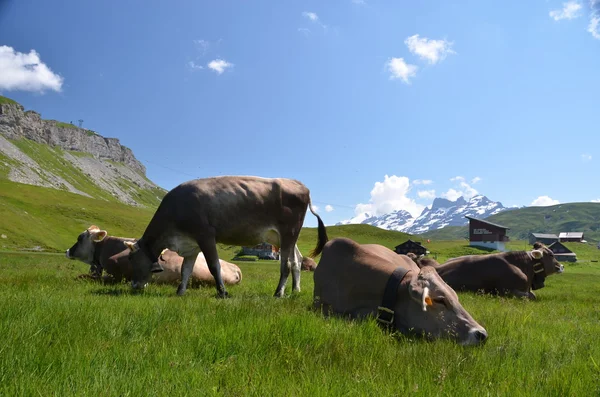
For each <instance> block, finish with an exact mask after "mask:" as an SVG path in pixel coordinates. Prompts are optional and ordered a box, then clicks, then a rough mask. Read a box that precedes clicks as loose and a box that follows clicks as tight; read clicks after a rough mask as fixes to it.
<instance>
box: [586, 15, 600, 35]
mask: <svg viewBox="0 0 600 397" xmlns="http://www.w3.org/2000/svg"><path fill="white" fill-rule="evenodd" d="M588 32H590V33H591V34H592V36H593V37H594V38H595V39H597V40H600V12H599V13H595V14H592V16H591V17H590V24H589V25H588Z"/></svg>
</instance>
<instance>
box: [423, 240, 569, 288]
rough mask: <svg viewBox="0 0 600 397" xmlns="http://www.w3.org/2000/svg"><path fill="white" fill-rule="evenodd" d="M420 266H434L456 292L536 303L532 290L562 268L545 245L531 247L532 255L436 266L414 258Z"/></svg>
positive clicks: (463, 258)
mask: <svg viewBox="0 0 600 397" xmlns="http://www.w3.org/2000/svg"><path fill="white" fill-rule="evenodd" d="M415 263H417V265H419V266H420V267H421V266H426V265H429V266H434V267H435V269H436V270H437V272H438V274H439V275H440V277H442V279H444V281H445V282H446V283H448V285H450V286H451V287H452V288H454V289H455V290H457V291H474V292H485V293H492V294H499V295H512V296H517V297H525V298H528V299H532V300H533V299H536V296H535V294H534V293H533V292H532V290H537V289H540V288H543V287H544V285H545V279H546V277H547V276H550V275H552V274H555V273H562V272H563V271H564V267H563V265H561V264H560V263H558V261H557V260H556V258H554V253H553V252H552V251H551V250H550V249H549V248H548V247H546V246H545V245H543V244H541V243H535V244H534V249H533V250H532V251H512V252H499V253H494V254H486V255H466V256H461V257H458V258H453V259H450V260H449V261H447V262H445V263H443V264H441V265H440V264H437V262H436V261H435V260H433V259H429V258H416V259H415Z"/></svg>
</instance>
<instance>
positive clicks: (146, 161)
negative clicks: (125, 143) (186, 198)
mask: <svg viewBox="0 0 600 397" xmlns="http://www.w3.org/2000/svg"><path fill="white" fill-rule="evenodd" d="M140 160H142V161H143V162H144V163H147V164H152V165H155V166H157V167H162V168H164V169H167V170H169V171H172V172H175V173H177V174H181V175H186V176H190V177H192V178H199V176H197V175H192V174H188V173H187V172H184V171H180V170H176V169H174V168H170V167H167V166H165V165H162V164H157V163H154V162H152V161H148V160H146V159H142V158H140ZM312 202H313V203H315V204H322V205H331V206H332V207H341V208H350V209H352V210H353V209H354V207H353V206H350V205H344V204H335V203H325V202H323V201H315V200H312Z"/></svg>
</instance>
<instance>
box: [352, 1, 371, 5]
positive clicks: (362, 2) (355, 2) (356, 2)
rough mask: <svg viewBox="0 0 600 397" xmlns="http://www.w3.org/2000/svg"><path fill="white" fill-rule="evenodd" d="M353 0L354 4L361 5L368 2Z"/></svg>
mask: <svg viewBox="0 0 600 397" xmlns="http://www.w3.org/2000/svg"><path fill="white" fill-rule="evenodd" d="M352 2H353V3H354V4H360V5H363V4H367V2H366V1H365V0H352Z"/></svg>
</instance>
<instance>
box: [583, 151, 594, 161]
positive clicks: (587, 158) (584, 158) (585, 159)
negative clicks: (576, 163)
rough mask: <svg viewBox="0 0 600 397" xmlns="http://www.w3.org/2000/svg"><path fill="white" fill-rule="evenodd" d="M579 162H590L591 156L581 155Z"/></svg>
mask: <svg viewBox="0 0 600 397" xmlns="http://www.w3.org/2000/svg"><path fill="white" fill-rule="evenodd" d="M581 160H582V161H592V155H591V154H587V153H584V154H582V155H581Z"/></svg>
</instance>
